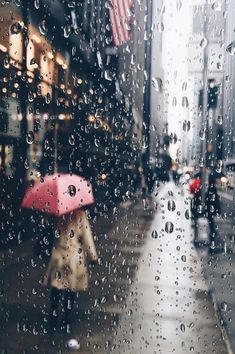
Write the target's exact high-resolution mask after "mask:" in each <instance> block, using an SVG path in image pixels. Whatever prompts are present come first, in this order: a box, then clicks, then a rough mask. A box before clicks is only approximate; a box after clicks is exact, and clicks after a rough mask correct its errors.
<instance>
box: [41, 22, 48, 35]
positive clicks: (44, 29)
mask: <svg viewBox="0 0 235 354" xmlns="http://www.w3.org/2000/svg"><path fill="white" fill-rule="evenodd" d="M39 31H40V33H41V34H42V35H43V36H45V35H46V34H47V32H48V28H47V24H46V20H42V21H41V22H40V24H39Z"/></svg>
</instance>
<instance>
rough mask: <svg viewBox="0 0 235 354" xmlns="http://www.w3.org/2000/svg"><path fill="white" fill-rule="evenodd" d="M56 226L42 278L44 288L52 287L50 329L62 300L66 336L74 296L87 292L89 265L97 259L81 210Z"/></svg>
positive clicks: (58, 221)
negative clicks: (52, 244) (49, 256)
mask: <svg viewBox="0 0 235 354" xmlns="http://www.w3.org/2000/svg"><path fill="white" fill-rule="evenodd" d="M55 224H56V230H55V242H54V246H53V250H52V254H51V258H50V260H49V264H48V268H47V271H46V275H45V277H44V284H49V285H50V286H51V308H50V313H49V326H50V329H52V330H56V327H57V323H58V307H59V301H60V299H61V298H62V297H63V305H62V312H63V317H64V321H63V323H64V326H65V328H66V330H67V332H68V333H69V332H70V331H71V314H72V310H73V303H74V300H75V296H76V293H77V292H79V291H86V290H87V289H88V281H89V268H88V262H89V261H92V262H97V261H98V256H97V251H96V247H95V244H94V240H93V236H92V233H91V228H90V225H89V221H88V219H87V216H86V212H85V211H84V210H75V211H73V212H71V213H69V214H65V215H63V216H60V217H58V218H56V221H55Z"/></svg>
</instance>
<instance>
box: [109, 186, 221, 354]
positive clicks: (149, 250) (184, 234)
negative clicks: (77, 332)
mask: <svg viewBox="0 0 235 354" xmlns="http://www.w3.org/2000/svg"><path fill="white" fill-rule="evenodd" d="M158 203H159V206H160V209H159V210H158V213H157V214H156V215H155V218H154V220H153V223H152V225H151V229H150V230H149V232H148V234H147V243H146V246H145V250H144V254H143V256H142V257H141V262H140V267H139V270H138V273H137V275H136V279H135V281H134V284H133V286H132V289H131V293H130V294H131V296H130V297H129V298H128V303H127V306H126V309H125V314H124V315H123V316H122V319H121V322H120V324H119V329H118V332H117V335H116V336H115V340H114V341H113V351H112V353H115V354H124V353H128V354H134V353H138V354H153V353H162V354H166V353H167V354H168V353H173V352H174V353H177V354H180V353H189V352H194V353H200V354H202V353H206V354H208V353H215V354H223V353H227V348H226V345H225V342H224V341H223V339H222V335H221V331H220V329H219V327H218V321H217V319H216V316H215V312H214V308H213V305H212V302H211V299H210V297H209V296H208V287H207V285H206V283H205V280H204V278H203V275H202V263H201V261H200V259H199V257H198V255H197V252H196V250H195V249H194V246H193V242H192V241H193V234H192V229H191V222H190V220H189V219H187V218H185V215H187V213H186V211H187V209H188V208H189V206H190V204H189V199H188V198H187V196H186V197H182V196H181V195H180V191H179V189H178V188H176V187H175V186H174V185H173V184H170V183H169V184H168V185H166V186H165V187H164V188H163V189H162V190H161V192H160V194H159V195H158ZM174 203H175V206H176V209H175V210H174V211H170V210H168V209H174V207H173V205H174ZM185 213H186V214H185ZM173 228H174V229H173ZM172 229H173V230H172ZM156 231H157V234H156ZM171 231H172V232H171ZM152 236H153V237H152Z"/></svg>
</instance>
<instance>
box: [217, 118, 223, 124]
mask: <svg viewBox="0 0 235 354" xmlns="http://www.w3.org/2000/svg"><path fill="white" fill-rule="evenodd" d="M217 123H218V124H219V125H222V124H223V116H218V118H217Z"/></svg>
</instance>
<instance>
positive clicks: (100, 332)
mask: <svg viewBox="0 0 235 354" xmlns="http://www.w3.org/2000/svg"><path fill="white" fill-rule="evenodd" d="M155 194H157V196H155V195H153V196H152V198H151V199H148V200H146V201H144V202H143V200H142V199H141V198H139V200H138V201H136V202H134V201H133V202H131V201H127V202H125V203H123V204H122V205H120V207H118V208H117V209H113V210H109V212H108V213H107V215H106V216H103V217H101V216H100V217H99V218H97V220H96V221H95V223H92V224H93V230H94V234H95V241H96V243H97V248H98V253H99V257H100V264H99V265H98V266H96V267H95V268H92V269H91V277H90V291H89V292H88V293H83V294H82V293H81V294H80V295H79V298H78V299H76V309H75V310H74V313H73V329H72V333H71V334H67V333H64V331H61V330H60V329H58V331H57V332H56V333H50V332H49V333H48V325H47V322H46V320H47V313H48V299H49V293H48V289H45V288H43V287H42V286H41V285H40V284H39V282H40V278H41V276H42V275H43V273H44V265H43V262H42V261H39V260H38V259H37V258H35V256H33V255H32V251H31V250H32V245H33V241H31V240H29V241H27V242H26V243H24V244H23V245H21V246H20V247H19V246H17V247H15V248H12V250H11V251H10V252H9V251H5V252H2V253H1V260H2V263H3V264H4V266H3V267H2V269H1V289H2V290H1V328H2V331H1V334H0V343H1V350H2V353H8V354H11V353H12V354H13V353H14V354H15V353H16V352H17V353H33V352H38V353H67V352H69V351H68V350H66V349H65V343H66V341H67V340H68V339H69V338H77V339H78V341H79V343H80V344H81V349H80V350H79V351H78V352H80V353H84V354H85V353H87V354H88V353H100V354H101V353H105V352H107V353H111V352H112V353H120V354H124V353H130V354H133V353H140V354H141V353H144V354H148V353H164V354H165V353H171V352H175V353H189V352H191V351H192V352H195V353H200V354H201V353H216V354H223V353H227V352H228V350H227V346H226V343H225V342H224V340H223V332H221V328H220V326H219V320H218V318H217V317H216V313H215V310H214V307H213V303H212V300H211V297H210V296H209V294H208V290H209V288H208V284H207V283H206V282H205V280H204V277H203V265H202V261H201V259H200V257H199V255H198V254H197V251H196V250H195V248H194V246H193V233H192V228H191V221H190V219H189V218H188V217H187V213H188V212H187V211H188V208H189V196H188V193H187V191H186V190H184V189H182V187H180V188H178V187H175V185H174V184H173V183H172V182H171V183H168V184H166V185H161V186H160V187H159V188H158V189H156V191H155ZM6 304H7V310H6ZM12 338H14V340H12Z"/></svg>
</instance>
